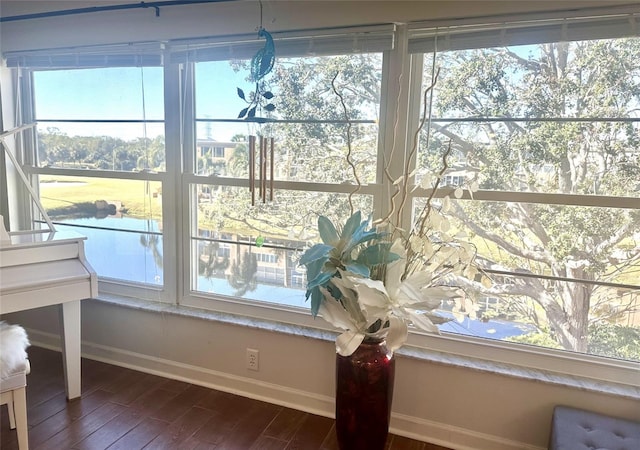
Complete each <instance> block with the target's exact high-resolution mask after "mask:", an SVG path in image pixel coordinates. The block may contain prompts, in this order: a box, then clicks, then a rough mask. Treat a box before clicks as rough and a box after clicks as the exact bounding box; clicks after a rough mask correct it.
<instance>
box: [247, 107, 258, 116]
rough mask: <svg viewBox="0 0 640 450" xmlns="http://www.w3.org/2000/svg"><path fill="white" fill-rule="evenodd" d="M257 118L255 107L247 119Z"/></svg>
mask: <svg viewBox="0 0 640 450" xmlns="http://www.w3.org/2000/svg"><path fill="white" fill-rule="evenodd" d="M255 116H256V107H255V106H254V107H253V108H251V109H250V110H249V112H248V113H247V117H248V118H250V119H251V118H253V117H255Z"/></svg>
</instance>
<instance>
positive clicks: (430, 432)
mask: <svg viewBox="0 0 640 450" xmlns="http://www.w3.org/2000/svg"><path fill="white" fill-rule="evenodd" d="M389 431H391V433H393V434H397V435H400V436H404V437H408V438H410V439H417V440H419V441H427V442H430V443H432V444H436V445H441V446H443V447H447V448H452V449H455V450H546V448H544V447H538V446H534V445H530V444H525V443H523V442H517V441H513V440H510V439H505V438H501V437H500V436H494V435H490V434H485V433H480V432H477V431H473V430H469V429H466V428H460V427H456V426H453V425H447V424H444V423H441V422H433V421H430V420H426V419H421V418H418V417H413V416H407V415H404V414H399V413H392V414H391V426H390V427H389Z"/></svg>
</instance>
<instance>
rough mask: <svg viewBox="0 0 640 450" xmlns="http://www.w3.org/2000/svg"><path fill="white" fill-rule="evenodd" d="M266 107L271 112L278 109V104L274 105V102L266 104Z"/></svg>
mask: <svg viewBox="0 0 640 450" xmlns="http://www.w3.org/2000/svg"><path fill="white" fill-rule="evenodd" d="M264 109H265V110H266V111H269V112H271V111H275V110H276V105H274V104H273V103H269V104H267V105H264Z"/></svg>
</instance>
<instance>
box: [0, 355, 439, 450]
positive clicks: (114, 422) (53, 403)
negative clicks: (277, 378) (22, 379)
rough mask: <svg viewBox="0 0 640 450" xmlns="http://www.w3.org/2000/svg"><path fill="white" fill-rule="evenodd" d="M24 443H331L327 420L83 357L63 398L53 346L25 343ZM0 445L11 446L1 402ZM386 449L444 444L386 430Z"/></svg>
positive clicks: (299, 449)
mask: <svg viewBox="0 0 640 450" xmlns="http://www.w3.org/2000/svg"><path fill="white" fill-rule="evenodd" d="M28 353H29V360H30V362H31V367H32V370H31V374H30V375H29V376H28V378H27V411H28V421H29V444H30V446H29V447H30V449H31V450H41V449H51V450H65V449H77V450H89V449H106V448H108V449H110V450H115V449H118V450H136V449H142V448H144V449H168V450H169V449H170V450H178V449H198V450H200V449H216V450H222V449H227V450H248V449H260V450H284V449H287V450H293V449H296V450H314V449H317V450H336V449H337V448H338V447H337V444H336V439H335V430H334V421H333V420H331V419H327V418H325V417H320V416H315V415H312V414H307V413H304V412H300V411H297V410H293V409H289V408H284V407H281V406H277V405H272V404H269V403H264V402H260V401H256V400H251V399H248V398H244V397H239V396H236V395H231V394H227V393H224V392H220V391H215V390H212V389H207V388H204V387H200V386H196V385H193V384H189V383H184V382H181V381H175V380H170V379H166V378H162V377H159V376H155V375H149V374H145V373H142V372H137V371H134V370H130V369H126V368H122V367H117V366H112V365H109V364H104V363H101V362H97V361H92V360H88V359H83V360H82V398H81V399H78V400H75V401H72V402H67V401H66V399H65V394H64V385H63V378H62V358H61V355H60V353H57V352H53V351H50V350H45V349H42V348H38V347H30V348H29V350H28ZM0 419H1V421H0V427H1V428H0V448H2V450H13V449H16V450H17V448H18V443H17V437H16V432H15V431H14V430H10V429H9V417H8V415H7V409H6V407H5V406H3V407H2V412H1V417H0ZM387 449H388V450H446V449H444V448H443V447H439V446H436V445H432V444H427V443H424V442H418V441H415V440H411V439H407V438H404V437H400V436H393V435H390V436H389V440H388V441H387Z"/></svg>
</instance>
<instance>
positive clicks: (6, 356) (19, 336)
mask: <svg viewBox="0 0 640 450" xmlns="http://www.w3.org/2000/svg"><path fill="white" fill-rule="evenodd" d="M28 346H29V339H28V338H27V333H26V331H24V328H22V327H21V326H19V325H9V324H8V323H6V322H0V378H6V377H7V376H8V375H9V374H11V372H13V370H14V369H15V368H16V367H19V365H20V364H21V363H22V362H23V361H24V360H25V359H27V352H26V351H25V350H26V348H27V347H28Z"/></svg>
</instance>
